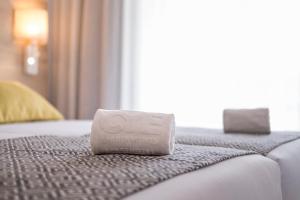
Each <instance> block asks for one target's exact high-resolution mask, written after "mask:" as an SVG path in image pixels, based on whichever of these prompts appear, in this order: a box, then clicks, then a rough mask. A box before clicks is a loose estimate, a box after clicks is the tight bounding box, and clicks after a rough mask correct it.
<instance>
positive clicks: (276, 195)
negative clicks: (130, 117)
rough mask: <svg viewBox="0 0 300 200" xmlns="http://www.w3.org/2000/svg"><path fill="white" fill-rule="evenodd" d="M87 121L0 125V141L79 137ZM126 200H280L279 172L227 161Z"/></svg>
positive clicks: (258, 162) (272, 165)
mask: <svg viewBox="0 0 300 200" xmlns="http://www.w3.org/2000/svg"><path fill="white" fill-rule="evenodd" d="M90 126H91V122H90V121H57V122H33V123H20V124H8V125H0V139H5V138H15V137H23V136H33V135H59V136H71V135H73V136H80V135H84V134H87V133H89V132H90ZM126 199H127V200H148V199H149V200H150V199H163V200H181V199H185V200H193V199H205V200H221V199H222V200H254V199H255V200H281V199H282V192H281V177H280V169H279V166H278V164H277V163H276V162H274V161H272V160H270V159H267V158H264V157H262V156H260V155H249V156H242V157H237V158H234V159H230V160H227V161H224V162H221V163H218V164H215V165H212V166H209V167H206V168H203V169H200V170H197V171H194V172H191V173H187V174H183V175H180V176H177V177H175V178H172V179H169V180H167V181H165V182H162V183H160V184H157V185H155V186H153V187H150V188H148V189H145V190H143V191H141V192H138V193H136V194H134V195H131V196H129V197H127V198H126Z"/></svg>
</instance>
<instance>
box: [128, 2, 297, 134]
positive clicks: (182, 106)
mask: <svg viewBox="0 0 300 200" xmlns="http://www.w3.org/2000/svg"><path fill="white" fill-rule="evenodd" d="M132 2H135V3H136V4H138V7H137V9H136V11H137V13H138V17H136V18H135V19H136V20H137V21H136V23H135V31H136V37H134V39H135V44H136V46H135V51H134V62H132V63H134V68H131V69H132V71H133V74H134V76H132V77H131V78H132V80H133V82H134V84H133V86H134V87H131V89H132V88H133V90H132V91H130V92H131V94H132V96H131V97H132V99H131V101H130V102H131V104H130V105H126V106H125V108H132V109H136V110H146V111H158V112H173V113H175V115H176V123H177V125H181V126H202V127H203V126H205V127H221V126H222V110H223V109H224V108H253V107H269V108H270V111H271V126H272V129H273V130H274V129H295V130H297V129H300V12H299V10H300V1H299V0H226V1H224V0H209V1H206V0H151V1H149V0H132ZM123 91H124V93H123V96H124V95H125V94H129V93H130V92H129V89H128V88H127V89H126V88H125V90H123Z"/></svg>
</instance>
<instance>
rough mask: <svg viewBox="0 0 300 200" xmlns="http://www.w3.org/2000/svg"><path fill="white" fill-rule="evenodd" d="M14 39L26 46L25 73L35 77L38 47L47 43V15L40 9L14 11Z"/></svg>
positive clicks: (37, 68) (37, 64)
mask: <svg viewBox="0 0 300 200" xmlns="http://www.w3.org/2000/svg"><path fill="white" fill-rule="evenodd" d="M13 32H14V38H15V40H16V41H17V42H21V43H24V44H26V47H25V53H24V64H25V72H26V73H27V74H28V75H37V74H38V71H39V54H40V53H39V46H40V45H45V44H47V41H48V13H47V11H46V10H45V9H41V8H21V9H15V11H14V30H13Z"/></svg>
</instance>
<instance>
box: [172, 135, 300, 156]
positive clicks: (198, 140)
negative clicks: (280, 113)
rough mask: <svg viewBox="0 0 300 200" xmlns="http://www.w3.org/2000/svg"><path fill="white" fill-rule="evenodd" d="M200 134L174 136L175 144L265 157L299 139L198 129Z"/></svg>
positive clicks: (297, 136) (299, 137)
mask: <svg viewBox="0 0 300 200" xmlns="http://www.w3.org/2000/svg"><path fill="white" fill-rule="evenodd" d="M199 132H200V133H193V134H189V133H186V134H180V135H177V136H176V143H179V144H190V145H202V146H214V147H225V148H234V149H241V150H248V151H255V152H256V153H259V154H262V155H267V154H268V153H269V152H270V151H272V150H273V149H275V148H276V147H279V146H280V145H283V144H285V143H288V142H291V141H294V140H297V139H300V134H297V133H288V132H286V133H279V132H278V133H272V134H269V135H253V134H252V135H251V134H224V133H220V131H219V130H216V131H215V133H214V132H213V131H212V130H208V131H207V132H208V133H206V132H205V131H203V130H201V129H199Z"/></svg>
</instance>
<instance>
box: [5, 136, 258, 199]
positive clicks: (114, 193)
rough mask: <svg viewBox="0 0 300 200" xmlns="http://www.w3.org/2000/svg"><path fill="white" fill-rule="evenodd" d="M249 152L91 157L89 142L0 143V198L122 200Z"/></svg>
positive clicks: (194, 150) (187, 148) (188, 149)
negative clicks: (179, 176)
mask: <svg viewBox="0 0 300 200" xmlns="http://www.w3.org/2000/svg"><path fill="white" fill-rule="evenodd" d="M252 153H253V152H249V151H242V150H235V149H228V148H216V147H201V146H193V145H180V144H177V145H176V150H175V153H174V154H173V155H169V156H134V155H120V154H114V155H113V154H110V155H92V153H91V151H90V146H89V141H88V137H87V136H84V137H72V138H71V137H56V136H34V137H25V138H17V139H6V140H0V195H1V196H0V199H15V200H19V199H20V200H22V199H24V200H27V199H28V200H31V199H33V200H34V199H37V200H39V199H72V200H76V199H112V200H113V199H121V198H123V197H126V196H128V195H130V194H133V193H135V192H137V191H140V190H142V189H145V188H147V187H150V186H152V185H155V184H157V183H159V182H162V181H164V180H167V179H170V178H172V177H175V176H177V175H180V174H184V173H187V172H191V171H195V170H198V169H200V168H203V167H206V166H209V165H212V164H215V163H218V162H221V161H224V160H226V159H230V158H233V157H237V156H242V155H247V154H252Z"/></svg>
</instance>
